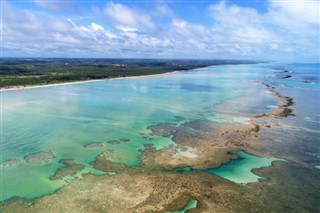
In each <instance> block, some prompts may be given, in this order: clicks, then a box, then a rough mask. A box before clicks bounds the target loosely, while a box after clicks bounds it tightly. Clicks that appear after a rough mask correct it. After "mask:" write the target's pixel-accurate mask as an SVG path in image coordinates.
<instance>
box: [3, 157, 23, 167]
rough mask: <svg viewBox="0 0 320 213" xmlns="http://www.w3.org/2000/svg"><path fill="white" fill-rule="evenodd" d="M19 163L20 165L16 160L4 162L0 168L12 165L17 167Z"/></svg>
mask: <svg viewBox="0 0 320 213" xmlns="http://www.w3.org/2000/svg"><path fill="white" fill-rule="evenodd" d="M20 163H21V162H20V160H17V159H12V160H6V161H4V162H2V163H0V167H6V166H14V165H17V164H20Z"/></svg>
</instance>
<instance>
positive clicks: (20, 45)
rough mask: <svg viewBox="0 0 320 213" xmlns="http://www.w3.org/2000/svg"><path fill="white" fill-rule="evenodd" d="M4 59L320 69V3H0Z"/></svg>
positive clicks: (81, 0)
mask: <svg viewBox="0 0 320 213" xmlns="http://www.w3.org/2000/svg"><path fill="white" fill-rule="evenodd" d="M0 1H1V23H0V27H1V56H2V57H74V58H82V57H84V58H175V59H249V60H268V61H291V62H298V61H299V62H320V59H319V57H320V15H319V14H320V1H318V0H218V1H215V0H211V1H209V0H126V1H116V0H114V1H107V0H106V1H103V0H99V1H95V0H91V1H88V0H0Z"/></svg>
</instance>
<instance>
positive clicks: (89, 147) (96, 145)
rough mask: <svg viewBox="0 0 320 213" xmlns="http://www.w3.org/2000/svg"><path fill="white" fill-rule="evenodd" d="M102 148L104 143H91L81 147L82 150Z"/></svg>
mask: <svg viewBox="0 0 320 213" xmlns="http://www.w3.org/2000/svg"><path fill="white" fill-rule="evenodd" d="M102 147H104V143H103V142H92V143H88V144H85V145H83V148H85V149H99V148H102Z"/></svg>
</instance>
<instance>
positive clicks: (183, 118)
mask: <svg viewBox="0 0 320 213" xmlns="http://www.w3.org/2000/svg"><path fill="white" fill-rule="evenodd" d="M174 117H175V118H176V119H177V120H185V119H186V118H185V117H183V116H180V115H176V116H174Z"/></svg>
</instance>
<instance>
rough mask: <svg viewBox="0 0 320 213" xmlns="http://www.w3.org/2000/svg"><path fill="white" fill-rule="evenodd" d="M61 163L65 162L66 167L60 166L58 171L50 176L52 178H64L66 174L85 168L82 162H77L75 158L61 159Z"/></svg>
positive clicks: (72, 173)
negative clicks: (74, 160)
mask: <svg viewBox="0 0 320 213" xmlns="http://www.w3.org/2000/svg"><path fill="white" fill-rule="evenodd" d="M59 162H60V163H62V164H64V165H65V166H66V167H62V168H59V169H58V170H57V171H56V173H55V174H54V175H53V176H51V177H50V180H56V179H63V178H64V177H66V176H69V175H70V176H71V175H75V174H76V173H77V172H78V171H81V170H82V169H84V168H85V166H84V165H82V164H76V163H74V162H73V159H65V160H60V161H59Z"/></svg>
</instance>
